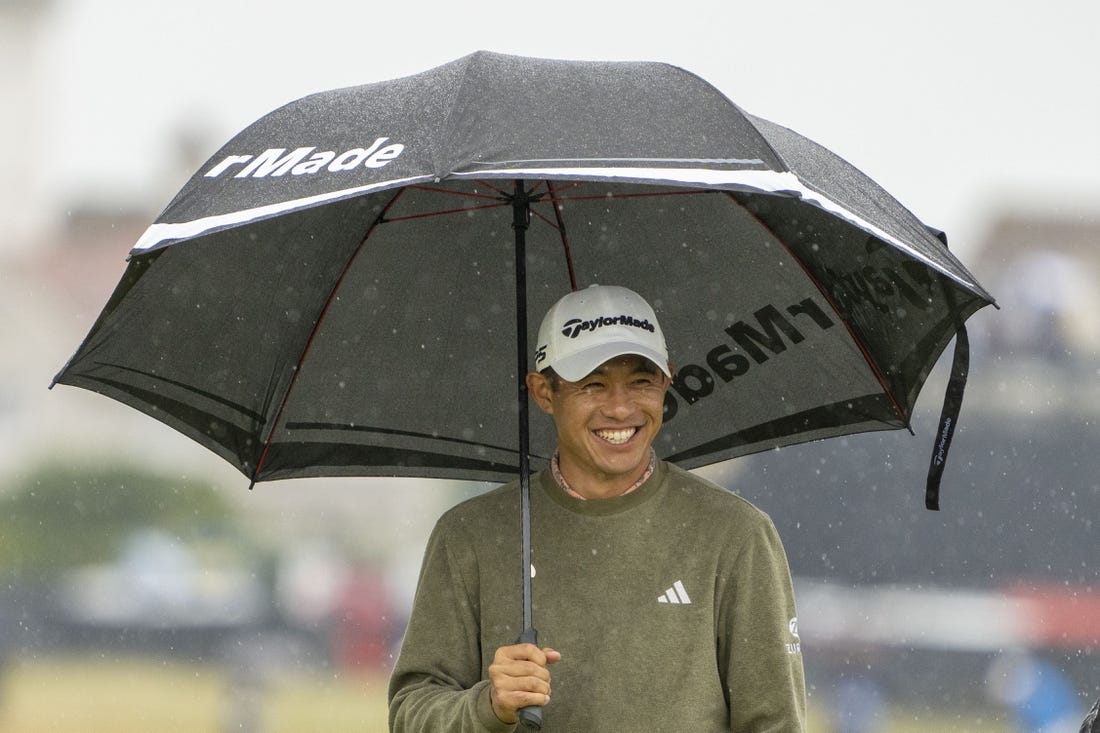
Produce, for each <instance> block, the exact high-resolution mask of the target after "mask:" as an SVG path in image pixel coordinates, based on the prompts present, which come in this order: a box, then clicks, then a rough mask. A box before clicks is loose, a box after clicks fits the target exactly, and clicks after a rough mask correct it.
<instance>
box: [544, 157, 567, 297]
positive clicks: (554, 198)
mask: <svg viewBox="0 0 1100 733" xmlns="http://www.w3.org/2000/svg"><path fill="white" fill-rule="evenodd" d="M545 183H546V190H547V191H548V192H549V193H550V205H551V206H553V207H554V218H555V219H556V220H557V223H558V224H557V228H558V233H559V234H560V235H561V247H562V250H563V254H564V255H565V264H566V266H567V267H568V268H569V288H570V290H576V289H577V272H576V270H575V269H574V268H573V249H572V247H570V245H569V234H568V233H567V232H566V231H565V219H564V218H563V217H562V215H561V206H559V205H558V202H559V201H560V199H559V198H558V192H557V191H556V190H555V189H554V184H552V183H551V182H550V181H549V179H548V180H546V181H545ZM538 216H539V218H540V219H544V217H543V216H542V215H541V214H539V215H538ZM544 220H545V219H544Z"/></svg>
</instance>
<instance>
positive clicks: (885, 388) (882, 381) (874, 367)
mask: <svg viewBox="0 0 1100 733" xmlns="http://www.w3.org/2000/svg"><path fill="white" fill-rule="evenodd" d="M725 194H726V196H728V197H729V198H731V199H733V200H734V202H735V203H737V200H736V199H735V198H734V196H733V194H731V193H729V192H728V191H727V192H725ZM749 213H750V215H751V212H749ZM753 218H756V217H753ZM756 221H757V222H758V223H759V224H760V226H762V227H764V228H765V229H767V230H768V231H769V232H771V233H772V234H773V235H775V232H774V231H772V229H771V227H769V226H768V225H767V224H765V223H764V222H763V221H761V220H760V219H758V218H757V219H756ZM774 238H775V240H776V241H777V242H779V244H780V246H782V247H783V249H784V250H786V251H787V254H788V255H790V257H791V259H792V260H794V261H795V262H797V263H798V266H799V267H800V268H801V269H802V272H803V273H805V275H806V277H807V278H808V279H809V281H810V282H811V283H813V285H814V287H815V288H817V290H818V292H819V293H821V297H823V298H824V299H825V302H826V303H828V305H829V307H830V308H832V310H833V313H834V314H835V315H836V317H837V320H838V321H840V322H841V323H842V324H844V329H845V330H846V331H847V332H848V335H849V336H851V338H852V342H853V343H855V345H856V348H858V349H859V353H860V354H862V355H863V360H864V361H865V362H866V363H867V366H868V367H869V368H870V369H871V373H872V374H874V375H875V379H876V380H878V383H879V386H880V387H882V392H883V394H885V395H886V397H887V399H889V400H890V404H891V405H893V406H894V412H896V413H897V416H898V419H899V420H901V422H902V424H903V425H905V427H906V428H907V429H908V430H909V431H910V432H912V427H911V426H910V423H909V417H908V416H907V415H906V414H905V410H904V409H902V407H901V403H899V402H898V400H897V398H896V397H894V392H893V390H891V389H890V386H889V385H888V384H887V383H886V377H885V376H884V375H883V372H882V370H881V369H880V368H879V366H878V364H877V363H875V360H874V359H873V358H871V354H870V352H868V350H867V347H866V345H864V343H863V339H862V338H861V337H860V335H859V334H857V333H856V330H855V328H854V327H853V326H852V324H851V323H849V322H848V319H847V318H844V317H843V316H842V315H840V308H839V307H838V306H837V304H836V301H835V300H833V297H832V296H831V295H829V292H828V291H827V290H826V289H825V286H824V285H822V283H821V281H820V280H818V279H817V278H816V277H814V274H813V273H812V272H810V270H809V269H808V268H807V267H806V264H805V263H804V262H803V261H802V260H801V259H799V258H798V257H797V256H795V254H794V252H792V251H791V248H790V247H788V246H787V243H786V242H784V241H783V239H782V237H779V236H775V237H774Z"/></svg>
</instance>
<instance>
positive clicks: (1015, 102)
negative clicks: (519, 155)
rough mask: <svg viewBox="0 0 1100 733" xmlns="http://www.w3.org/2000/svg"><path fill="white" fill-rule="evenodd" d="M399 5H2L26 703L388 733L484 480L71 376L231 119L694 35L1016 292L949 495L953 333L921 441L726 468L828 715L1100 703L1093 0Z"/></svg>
mask: <svg viewBox="0 0 1100 733" xmlns="http://www.w3.org/2000/svg"><path fill="white" fill-rule="evenodd" d="M410 7H411V6H408V5H404V6H392V5H383V4H375V3H350V2H338V1H336V0H313V2H310V3H306V4H298V3H291V2H280V1H275V2H270V3H266V4H264V5H263V6H262V9H260V6H257V5H256V4H255V3H245V2H243V1H241V0H191V2H187V3H148V2H143V1H142V0H0V95H2V98H3V99H4V100H5V104H4V113H3V115H0V132H2V134H3V137H2V141H3V148H4V153H3V164H2V165H0V221H2V222H3V225H4V227H3V231H2V233H0V314H2V315H3V317H2V318H0V732H3V733H7V732H8V731H20V732H25V731H82V732H87V731H108V730H110V731H113V732H116V733H117V732H118V731H148V730H157V731H230V730H233V731H254V732H260V731H264V732H268V731H303V730H309V731H322V730H324V731H343V730H352V729H354V730H369V731H374V730H379V731H380V730H384V729H385V685H386V676H387V674H388V670H389V667H390V665H391V663H392V660H393V655H394V653H395V650H396V648H397V645H398V644H399V641H400V637H401V633H402V630H403V627H404V619H405V614H406V612H407V609H408V607H409V604H410V602H411V596H412V592H413V588H414V586H415V582H416V573H417V569H418V566H419V562H420V558H421V554H422V552H423V547H424V543H425V541H426V538H427V534H428V532H429V531H430V529H431V526H432V525H433V523H434V521H435V519H436V518H437V517H438V516H439V514H440V513H441V512H442V511H443V510H444V509H446V508H447V507H449V506H450V505H452V504H454V503H455V502H457V501H460V500H461V499H463V498H465V497H468V496H471V495H473V494H475V493H477V492H479V491H482V490H484V489H485V488H487V487H486V486H484V485H474V484H462V483H458V482H454V483H451V482H440V481H434V482H433V481H416V480H396V479H395V480H382V479H360V480H322V479H316V480H313V479H311V480H296V481H284V482H274V483H270V484H261V485H259V486H258V487H256V488H255V489H254V490H253V491H248V488H247V487H248V482H247V480H246V479H245V478H244V477H243V476H241V475H240V474H238V473H236V471H235V470H233V469H232V468H230V467H229V466H228V465H227V464H224V463H222V462H221V461H220V459H218V458H216V457H215V456H214V455H212V454H209V453H207V452H205V451H204V450H202V449H200V448H198V447H197V446H196V445H194V444H192V443H190V441H188V440H187V439H186V438H183V437H182V436H180V435H179V434H176V433H174V432H173V431H171V430H169V429H168V428H166V427H164V426H163V425H161V424H159V423H157V422H155V421H153V420H151V419H149V418H147V417H144V416H142V415H139V414H138V413H136V412H133V411H132V410H130V409H129V408H126V407H123V406H121V405H118V404H116V403H114V402H113V401H111V400H107V399H105V398H102V397H99V396H97V395H93V394H90V393H86V392H84V391H82V390H77V389H72V388H68V387H59V388H57V389H55V390H53V391H49V390H47V386H48V385H49V383H50V380H51V378H52V376H53V375H54V374H55V373H56V372H57V371H58V370H59V369H60V368H61V367H62V366H63V364H64V363H65V361H66V359H67V358H68V357H69V356H70V355H71V354H72V352H73V351H75V349H76V347H77V345H78V344H79V342H80V340H81V338H82V337H83V336H84V334H85V333H86V332H87V330H88V328H89V327H90V326H91V323H92V321H93V319H94V318H95V315H96V314H97V313H98V311H99V309H100V308H101V307H102V305H103V304H104V303H105V301H106V299H107V297H108V295H109V294H110V292H111V290H112V289H113V287H114V285H115V283H116V282H117V280H118V278H119V277H120V275H121V273H122V270H123V267H124V259H125V256H126V254H127V252H128V250H129V248H130V247H131V246H132V245H133V244H134V242H135V241H136V240H137V238H138V236H140V234H141V232H142V231H143V230H144V228H145V227H146V226H147V225H148V224H150V223H151V222H152V221H153V219H154V218H155V217H156V215H157V213H158V212H159V211H160V209H161V208H162V207H163V206H164V205H166V204H167V202H168V201H169V199H170V198H171V197H172V195H173V194H174V193H175V191H176V190H177V189H178V188H179V187H181V186H182V185H183V183H184V182H185V181H186V179H187V178H188V177H189V176H190V174H191V173H192V172H193V171H194V170H195V169H197V168H198V167H199V166H200V165H201V164H202V163H203V162H204V161H205V160H206V158H207V157H208V156H210V155H212V154H213V153H214V151H215V150H217V148H218V147H220V145H221V144H222V143H223V142H225V141H226V140H227V139H228V138H229V137H231V136H232V135H233V134H234V133H235V132H236V131H237V130H238V129H240V128H242V127H244V126H245V125H247V124H248V123H249V122H251V121H252V120H253V119H254V118H256V117H258V116H260V115H262V114H264V113H266V112H268V111H270V110H271V109H274V108H275V107H278V106H280V105H281V104H283V103H285V102H287V101H290V100H291V99H294V98H297V97H300V96H303V95H305V94H308V93H311V92H314V91H319V90H322V89H326V88H332V87H340V86H348V85H355V84H362V83H367V82H371V81H377V80H380V79H386V78H393V77H398V76H403V75H406V74H411V73H415V72H418V71H422V70H425V69H428V68H430V67H433V66H436V65H438V64H441V63H445V62H447V61H450V60H453V59H455V58H458V57H460V56H463V55H465V54H467V53H470V52H472V51H475V50H478V49H486V50H491V51H498V52H503V53H516V54H523V55H530V56H545V57H553V58H575V59H586V60H595V59H612V60H643V59H644V60H659V61H668V62H671V63H673V64H676V65H678V66H682V67H684V68H687V69H688V70H690V71H693V72H695V73H697V74H699V75H700V76H702V77H704V78H705V79H707V80H708V81H710V82H712V83H713V84H715V85H716V86H717V87H718V88H719V89H721V90H722V91H723V92H725V93H726V94H727V95H728V96H729V97H730V98H731V99H733V100H734V101H735V102H736V103H738V104H739V105H740V106H742V107H743V108H745V109H746V110H748V111H749V112H752V113H753V114H756V115H760V116H762V117H766V118H769V119H772V120H774V121H776V122H779V123H780V124H783V125H786V126H788V127H791V128H792V129H794V130H796V131H798V132H800V133H802V134H804V135H807V136H809V137H811V138H813V139H815V140H817V141H818V142H820V143H822V144H824V145H826V146H828V147H829V148H831V149H832V150H834V151H835V152H837V153H839V154H840V155H842V156H843V157H845V158H847V159H848V160H850V161H851V162H853V163H854V164H856V165H857V166H858V167H860V168H861V169H862V170H864V171H865V172H866V173H867V174H868V175H870V176H871V177H872V178H874V179H875V180H876V181H878V182H879V183H880V184H882V185H883V186H884V187H885V188H886V189H887V190H889V191H891V192H892V193H893V194H894V195H895V196H896V197H897V198H898V199H899V200H901V201H902V203H904V204H905V205H906V206H908V207H909V208H910V209H912V210H913V211H914V213H916V214H917V216H919V217H920V218H921V219H922V220H924V221H925V222H926V223H928V224H930V225H932V226H935V227H938V228H940V229H943V230H945V231H946V232H947V234H948V237H949V240H950V242H951V245H952V248H953V249H954V250H955V251H956V252H957V253H958V254H959V255H960V257H961V258H962V259H963V261H964V262H966V263H967V264H968V266H969V267H970V269H971V270H972V271H973V272H974V273H975V275H976V276H977V277H978V279H979V280H980V281H981V282H982V283H983V284H984V285H985V286H986V287H987V288H988V289H989V290H990V291H991V292H992V293H993V294H994V295H995V296H996V297H997V298H998V301H999V303H1000V305H1001V310H999V311H994V310H993V309H991V308H990V309H986V310H984V311H982V312H980V313H979V314H978V315H977V316H975V317H974V318H973V319H972V320H971V321H970V332H971V341H972V354H973V356H972V368H971V377H970V385H969V388H968V394H967V398H966V401H965V402H964V406H963V414H962V418H961V422H960V427H959V432H958V434H957V437H956V440H955V444H954V447H953V449H952V454H951V456H950V459H949V464H948V467H947V472H946V475H945V479H944V492H943V499H942V506H943V510H942V511H941V512H938V513H933V512H928V511H926V510H925V509H924V508H923V487H924V477H925V472H926V469H927V462H928V457H929V454H930V452H931V448H932V442H933V434H934V432H935V422H936V418H937V417H938V413H939V405H940V402H941V400H942V395H943V388H944V384H945V381H946V375H945V374H944V373H942V372H945V371H946V367H947V364H946V362H948V361H949V359H948V358H947V357H945V358H944V359H943V360H942V362H944V363H941V365H940V366H939V367H937V371H936V372H935V373H933V375H932V377H931V379H930V380H929V382H928V385H927V386H926V388H925V391H924V393H923V396H922V398H921V401H920V402H919V403H918V414H917V416H916V419H915V421H914V432H915V435H913V436H911V435H909V434H907V433H904V432H898V433H889V434H885V433H880V434H874V435H865V436H858V437H852V438H847V439H843V440H834V441H829V442H824V443H818V444H813V445H807V446H801V447H795V448H788V449H784V450H782V451H779V452H771V453H766V454H760V455H756V456H751V457H749V458H746V459H741V460H738V461H734V462H730V463H728V464H723V465H721V466H718V467H715V468H712V469H709V470H708V471H707V472H706V475H707V476H708V477H709V478H712V479H713V480H715V481H718V482H720V483H721V484H722V485H724V486H726V487H728V488H729V489H730V490H732V491H735V492H737V493H739V494H741V495H743V496H745V497H746V498H748V499H750V500H751V501H753V502H754V503H756V504H757V505H758V506H760V507H761V508H763V509H764V510H765V511H767V512H768V513H769V514H771V516H772V517H773V519H774V520H775V522H776V524H777V526H778V527H779V530H780V533H781V535H782V536H783V539H784V542H785V544H786V547H787V551H788V554H789V556H790V564H791V568H792V572H793V573H794V575H795V582H796V593H797V600H798V605H799V615H800V619H801V621H800V625H801V628H800V632H801V638H802V642H803V645H802V648H803V652H804V656H805V660H806V665H807V682H808V684H809V694H810V706H811V713H812V719H811V725H812V727H811V730H813V731H823V732H825V733H828V732H836V733H872V732H875V731H989V732H992V731H1004V732H1019V733H1026V732H1031V731H1038V730H1043V731H1055V730H1071V731H1076V726H1077V725H1079V723H1080V720H1081V718H1082V717H1083V715H1084V712H1085V710H1086V709H1087V708H1088V706H1089V705H1090V704H1091V703H1092V701H1093V700H1095V699H1096V697H1097V695H1098V694H1100V664H1098V662H1100V569H1098V567H1100V539H1098V535H1100V528H1098V527H1097V526H1096V524H1097V520H1098V517H1100V428H1098V426H1097V423H1098V421H1100V288H1098V287H1097V285H1098V283H1100V85H1097V83H1096V74H1097V72H1098V71H1100V50H1098V49H1100V43H1098V42H1100V38H1098V33H1100V31H1098V30H1097V29H1098V28H1100V5H1097V4H1096V3H1094V2H1091V1H1090V0H1050V1H1049V2H1046V3H1043V4H1042V5H1040V6H1036V5H1035V4H1032V3H1028V4H1024V3H1022V2H1015V1H1014V0H1012V1H1009V2H1000V3H986V2H974V3H958V2H948V1H947V0H930V1H929V2H925V3H921V4H919V5H913V4H901V3H882V2H873V1H871V0H836V1H835V2H829V3H821V2H811V1H810V0H793V1H790V2H785V3H782V4H767V3H753V4H748V3H735V2H712V3H706V2H693V1H691V0H686V1H684V2H679V3H675V4H659V5H656V6H639V5H636V4H633V3H631V4H627V3H617V2H609V3H603V4H599V5H597V4H595V3H580V2H572V1H567V0H563V1H561V2H557V3H553V4H551V5H546V4H541V5H536V4H529V5H525V6H522V7H520V8H513V7H509V8H507V9H505V8H503V7H495V6H494V7H489V6H483V5H470V4H460V3H442V2H440V3H427V2H425V3H419V4H417V5H416V6H415V7H414V8H413V9H414V11H415V12H412V13H409V12H408V9H409V8H410ZM1059 721H1061V722H1059ZM1059 725H1061V726H1062V727H1057V726H1059Z"/></svg>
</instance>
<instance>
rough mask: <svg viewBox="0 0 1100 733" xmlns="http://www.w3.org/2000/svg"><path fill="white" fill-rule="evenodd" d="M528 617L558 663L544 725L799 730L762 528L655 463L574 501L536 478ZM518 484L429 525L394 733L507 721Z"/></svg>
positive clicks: (777, 563)
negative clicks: (505, 673)
mask: <svg viewBox="0 0 1100 733" xmlns="http://www.w3.org/2000/svg"><path fill="white" fill-rule="evenodd" d="M531 511H532V538H533V549H532V565H533V568H532V572H533V574H534V579H533V581H532V583H533V591H532V599H533V616H534V622H535V627H536V628H537V629H538V631H539V645H540V646H549V647H553V648H554V649H556V650H558V651H559V652H561V654H562V659H561V661H560V662H558V663H557V664H554V665H553V666H551V667H550V673H551V685H552V689H551V700H550V703H549V704H548V705H547V706H546V707H545V708H544V709H543V726H542V730H543V731H545V732H546V733H559V732H561V733H585V732H588V731H591V732H592V733H616V732H618V731H623V732H624V733H625V732H627V731H629V733H643V732H644V733H660V732H661V731H668V732H669V733H684V732H685V731H691V732H693V733H696V732H704V733H710V732H711V731H714V732H717V731H736V732H737V733H748V732H750V731H751V732H753V733H764V732H769V733H772V732H775V733H778V732H780V731H782V732H784V733H787V732H794V731H798V732H801V731H803V730H804V729H805V722H804V721H805V683H804V679H803V670H802V656H801V651H800V647H799V639H798V622H797V619H796V615H797V614H796V613H795V606H794V598H793V593H792V590H791V580H790V571H789V569H788V566H787V559H786V556H785V554H784V552H783V547H782V545H781V543H780V541H779V537H778V535H777V533H776V531H775V527H774V526H773V524H772V522H771V520H770V519H769V518H768V517H767V515H765V514H764V513H763V512H761V511H760V510H758V509H756V508H755V507H753V506H752V505H751V504H749V503H748V502H746V501H744V500H743V499H740V498H739V497H737V496H735V495H733V494H731V493H729V492H728V491H725V490H723V489H721V488H719V487H717V486H714V485H713V484H710V483H708V482H706V481H703V480H702V479H700V478H698V477H696V476H694V475H693V474H690V473H688V472H686V471H683V470H681V469H679V468H677V467H675V466H672V465H670V464H668V463H665V462H663V461H658V462H657V467H656V470H655V471H654V473H653V475H652V476H651V477H650V478H649V480H647V481H646V482H645V483H644V484H642V485H641V486H640V487H639V488H638V489H636V490H635V491H633V492H631V493H629V494H627V495H625V496H621V497H617V498H614V499H606V500H593V501H583V500H580V499H576V498H573V497H571V496H569V495H568V494H566V493H565V492H564V491H563V490H562V489H561V488H560V487H558V485H557V484H556V483H555V482H554V479H553V477H552V476H551V475H550V472H549V471H543V472H540V473H538V474H536V475H535V476H533V477H532V480H531ZM519 543H520V530H519V489H518V482H513V483H511V484H508V485H506V486H503V487H500V488H498V489H496V490H493V491H491V492H489V493H487V494H484V495H481V496H479V497H476V498H474V499H471V500H469V501H466V502H464V503H462V504H460V505H458V506H457V507H455V508H453V509H451V510H450V511H449V512H447V513H446V514H444V516H443V517H442V518H441V519H440V520H439V522H438V524H437V525H436V528H435V531H434V532H433V534H432V536H431V539H430V540H429V542H428V547H427V550H426V552H425V557H424V564H423V568H422V570H421V574H420V581H419V586H418V588H417V593H416V599H415V602H414V606H413V612H412V616H411V618H410V620H409V626H408V630H407V632H406V635H405V640H404V642H403V645H402V648H401V654H400V657H399V659H398V661H397V664H396V667H395V669H394V672H393V676H392V678H391V680H390V691H389V694H390V730H391V731H393V733H428V732H429V731H432V732H434V731H446V732H447V733H458V732H462V731H471V732H473V731H477V732H482V731H509V730H512V729H513V726H509V725H505V724H503V723H501V722H500V721H499V720H498V719H497V718H496V716H495V715H494V714H493V711H492V707H491V706H490V704H489V696H488V681H487V680H488V666H489V664H490V663H491V662H492V659H493V654H494V652H495V651H496V649H497V647H500V646H503V645H508V644H513V643H515V641H516V639H517V637H518V636H519V634H520V632H521V630H522V629H521V628H520V626H521V619H522V616H521V593H520V573H521V568H520V552H519V547H520V544H519Z"/></svg>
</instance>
